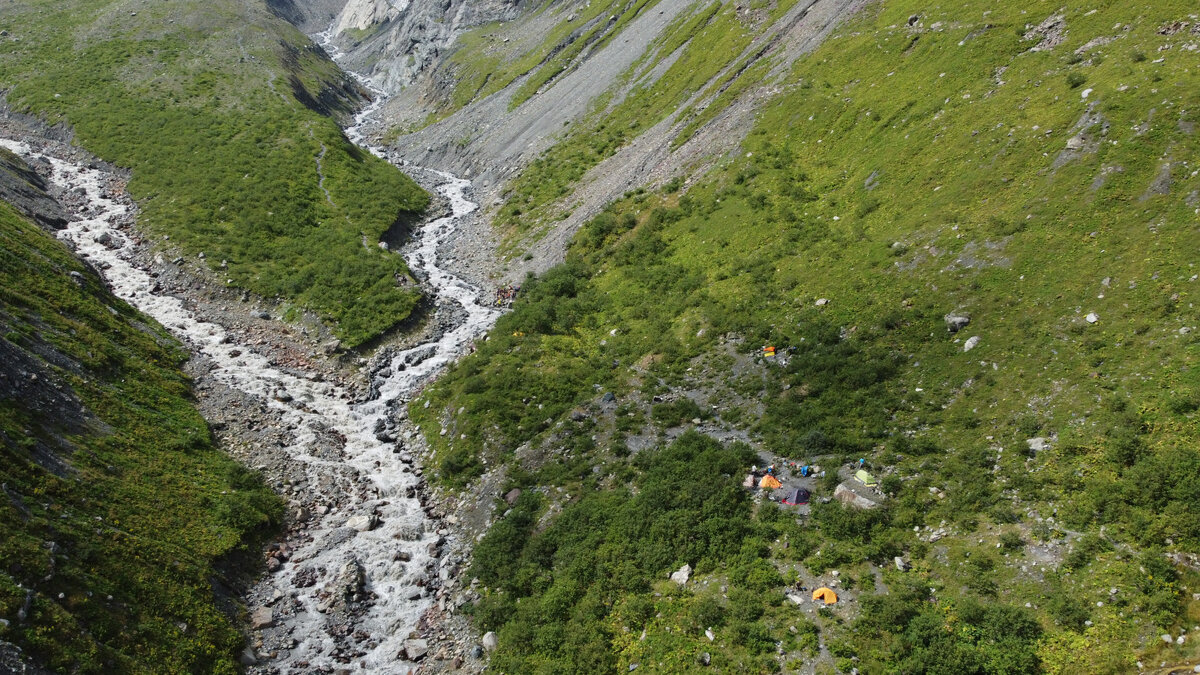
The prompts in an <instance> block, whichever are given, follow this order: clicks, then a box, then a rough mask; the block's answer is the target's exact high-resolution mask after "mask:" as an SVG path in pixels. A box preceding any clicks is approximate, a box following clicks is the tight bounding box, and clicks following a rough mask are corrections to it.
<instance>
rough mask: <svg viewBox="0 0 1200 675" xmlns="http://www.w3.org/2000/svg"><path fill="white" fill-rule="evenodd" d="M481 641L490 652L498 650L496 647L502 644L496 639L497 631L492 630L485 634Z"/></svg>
mask: <svg viewBox="0 0 1200 675" xmlns="http://www.w3.org/2000/svg"><path fill="white" fill-rule="evenodd" d="M480 642H481V643H482V644H483V648H484V649H486V650H488V651H489V652H494V651H496V647H497V646H498V645H499V644H500V643H499V641H498V640H497V639H496V633H494V632H493V631H490V630H489V631H488V632H486V633H484V634H483V638H482V639H481V640H480Z"/></svg>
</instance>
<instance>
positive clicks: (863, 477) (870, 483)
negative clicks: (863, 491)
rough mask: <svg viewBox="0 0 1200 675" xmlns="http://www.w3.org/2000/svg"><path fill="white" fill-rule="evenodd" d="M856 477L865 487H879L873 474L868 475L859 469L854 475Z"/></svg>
mask: <svg viewBox="0 0 1200 675" xmlns="http://www.w3.org/2000/svg"><path fill="white" fill-rule="evenodd" d="M854 477H855V478H857V479H858V480H859V482H861V483H862V484H863V485H866V486H867V487H875V486H876V485H878V483H877V482H876V481H875V477H874V476H872V475H871V474H869V473H867V472H866V471H863V470H862V469H859V470H858V471H856V472H855V473H854Z"/></svg>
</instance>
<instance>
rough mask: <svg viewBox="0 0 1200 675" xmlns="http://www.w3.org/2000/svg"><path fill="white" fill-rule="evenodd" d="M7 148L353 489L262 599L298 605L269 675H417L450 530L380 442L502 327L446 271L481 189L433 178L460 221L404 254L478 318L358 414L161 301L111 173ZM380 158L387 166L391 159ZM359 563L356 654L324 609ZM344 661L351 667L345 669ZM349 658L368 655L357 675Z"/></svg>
mask: <svg viewBox="0 0 1200 675" xmlns="http://www.w3.org/2000/svg"><path fill="white" fill-rule="evenodd" d="M331 51H333V50H332V49H331ZM364 84H366V85H368V86H369V84H370V83H369V82H365V81H364ZM372 89H374V88H372ZM375 91H378V90H375ZM382 102H383V96H382V95H380V96H378V97H377V98H376V100H375V101H374V102H373V103H372V105H371V106H369V107H368V108H367V109H365V110H364V111H362V112H361V113H360V114H359V115H358V116H357V117H356V118H355V122H354V125H353V126H352V127H350V128H349V129H347V132H346V133H347V136H348V137H349V138H351V139H352V140H354V141H355V142H358V143H360V144H362V143H363V140H364V136H363V133H362V131H361V127H362V125H363V123H364V122H365V121H366V119H367V118H368V117H369V115H370V114H371V113H373V112H374V111H375V110H376V109H377V108H378V106H379V105H380V104H382ZM0 145H3V146H4V147H6V148H8V149H9V150H12V151H13V152H16V153H17V154H19V155H23V156H26V157H29V158H35V157H38V156H44V157H45V158H46V159H47V160H48V161H49V162H50V163H51V165H52V171H53V173H52V176H51V181H52V182H54V183H55V184H57V185H59V186H61V187H63V188H65V189H67V190H78V189H80V188H82V189H83V190H84V191H86V195H87V202H88V205H89V209H87V210H85V212H84V213H83V214H77V219H76V220H74V222H72V223H71V224H70V225H69V226H68V227H67V228H66V229H65V230H63V231H61V232H60V234H59V236H60V237H61V238H63V239H67V240H70V241H71V242H73V243H74V244H75V246H76V249H77V251H78V253H79V254H80V255H81V256H83V257H84V258H86V259H88V260H89V261H91V262H92V263H93V264H94V265H95V266H96V267H97V268H98V269H102V270H103V274H104V276H105V278H106V279H107V281H108V284H109V286H110V287H111V288H112V290H113V292H114V293H115V294H116V295H118V296H119V297H121V298H123V299H124V300H126V301H128V302H129V303H130V304H132V305H134V306H135V307H137V308H138V309H140V310H141V311H143V312H145V313H146V314H149V315H150V316H152V317H154V318H155V319H157V320H158V321H159V323H161V324H163V325H164V326H166V327H167V328H168V329H169V330H171V331H172V332H173V333H174V334H175V335H176V336H178V337H179V338H180V339H181V340H183V341H184V342H185V343H186V344H187V345H188V346H189V347H190V348H191V349H192V350H194V351H195V352H198V353H202V354H204V355H205V356H207V357H209V358H210V359H211V360H212V362H213V364H214V368H213V370H212V371H211V374H210V375H211V377H214V378H216V379H217V380H218V381H220V382H223V383H225V384H227V385H229V386H231V387H234V388H236V389H238V390H241V391H243V392H246V393H247V394H250V395H252V396H255V397H257V398H259V399H261V400H262V401H264V402H265V403H266V404H267V405H268V406H270V407H271V408H272V409H275V410H277V411H279V412H280V413H281V414H282V416H283V421H284V423H285V424H286V425H287V427H288V428H290V429H294V430H295V431H294V437H293V439H292V443H291V444H290V445H289V447H287V448H285V451H286V453H287V455H288V457H289V458H290V460H291V461H292V462H294V463H299V464H300V465H302V466H303V467H304V471H305V473H306V475H307V477H308V479H309V480H308V484H309V485H310V486H318V485H321V484H322V479H324V481H325V482H326V483H327V482H328V481H330V480H331V479H332V480H334V481H337V482H338V483H339V484H340V485H342V486H343V487H345V488H346V489H344V490H343V492H344V493H345V494H346V495H347V496H348V497H347V501H346V502H344V503H342V504H340V505H339V506H338V508H336V509H335V510H333V511H330V512H329V513H327V514H325V515H321V516H319V517H318V516H314V518H313V520H311V521H310V523H309V527H308V529H307V535H308V536H306V537H303V538H298V539H297V540H296V541H293V542H289V544H290V546H291V554H290V559H289V560H288V562H286V563H285V564H284V565H283V566H282V568H281V569H280V570H279V571H278V573H276V574H273V575H269V576H266V577H264V578H263V580H262V581H261V582H260V584H259V587H258V588H256V589H255V591H254V593H253V595H254V597H259V598H269V597H272V595H275V597H288V598H294V600H291V599H289V601H288V602H287V603H286V606H287V609H286V610H284V609H282V607H283V606H284V605H283V604H282V603H281V604H280V605H278V606H277V608H276V610H275V616H274V623H275V627H274V628H272V629H271V630H273V631H275V633H276V634H277V635H285V636H287V637H288V638H289V640H288V641H287V644H289V645H290V648H289V649H285V650H283V651H280V652H279V654H278V658H277V659H276V660H273V661H271V662H270V664H269V665H273V666H275V667H277V668H279V670H280V671H281V672H291V671H296V672H302V671H309V670H316V669H332V668H355V669H357V668H362V669H365V670H370V671H372V672H403V671H405V670H407V668H408V667H409V666H410V665H411V664H407V663H405V662H403V661H399V660H397V654H398V653H399V652H400V651H401V647H402V646H403V642H404V640H405V639H406V638H407V637H408V635H409V633H410V631H412V630H413V629H414V628H415V627H416V625H417V621H418V619H419V617H420V616H421V614H422V613H423V612H424V611H425V610H426V609H427V608H428V607H429V606H430V604H431V602H432V598H431V595H430V586H431V584H428V583H426V580H427V579H429V578H430V577H431V576H433V575H436V563H437V561H436V559H434V558H433V554H431V552H430V549H431V547H430V543H431V542H432V541H433V540H434V539H435V538H436V537H437V535H436V533H435V532H434V530H435V529H436V523H432V522H429V519H428V518H427V517H426V516H425V513H424V512H423V510H422V508H421V505H420V503H419V502H418V500H417V499H416V498H414V497H407V496H406V494H411V493H412V490H411V488H412V487H413V486H414V485H415V484H416V483H417V482H418V481H419V480H420V479H419V478H418V477H416V476H415V475H414V474H413V473H411V472H410V471H407V470H406V469H407V468H408V467H406V465H405V463H406V462H408V461H411V457H410V456H408V455H407V454H406V453H398V452H396V450H397V447H396V443H395V442H388V441H381V440H379V439H377V437H376V433H375V430H376V428H377V426H382V425H383V424H385V423H387V422H388V418H389V417H393V416H395V414H396V412H395V406H396V405H397V403H403V402H404V401H406V400H408V399H409V398H410V397H411V396H412V395H413V393H414V392H415V391H416V390H417V388H418V387H420V386H421V385H423V384H424V383H425V382H427V381H428V380H429V379H430V378H431V377H432V376H434V375H435V374H436V373H437V372H438V371H440V370H441V369H442V368H443V367H444V366H445V365H446V364H447V363H449V362H450V361H452V360H453V359H455V358H456V357H457V356H458V355H460V354H462V353H464V352H466V351H468V349H469V345H470V343H471V342H472V341H473V340H475V339H476V338H477V337H479V336H480V335H481V334H482V333H483V332H484V331H486V330H487V329H488V328H489V327H490V326H491V325H492V323H493V322H494V321H495V319H496V316H497V311H496V310H495V309H493V308H492V307H490V306H488V305H487V304H486V302H484V301H483V300H484V298H482V297H481V292H480V289H477V288H474V287H472V286H471V285H469V284H468V283H466V282H464V281H462V280H461V279H459V278H457V277H455V276H454V275H453V274H451V273H450V272H448V271H446V270H444V269H442V268H441V267H439V266H438V249H439V247H440V246H441V245H442V244H443V243H444V242H445V241H446V240H447V239H448V238H449V237H451V236H452V235H453V233H454V231H455V228H456V226H457V225H458V224H459V223H460V222H461V221H462V219H463V218H465V217H468V216H469V214H471V213H472V212H473V211H474V210H475V208H476V205H475V204H474V203H472V202H471V201H470V200H469V199H468V198H467V196H466V194H467V191H468V190H469V188H470V182H469V181H466V180H461V179H458V178H455V177H453V176H451V175H449V174H445V173H441V172H432V173H433V174H434V175H436V176H438V177H440V180H441V181H442V182H441V184H440V185H439V186H438V187H437V190H438V192H439V193H440V194H441V195H442V196H443V197H444V198H445V199H446V200H447V202H448V203H449V206H450V210H451V214H450V215H448V216H446V217H444V218H439V219H437V220H434V221H432V222H430V223H428V224H426V225H425V226H424V227H423V228H421V229H420V230H419V231H418V232H417V235H416V236H417V240H416V241H415V242H414V243H412V244H410V245H409V246H406V247H405V249H404V252H405V255H406V258H407V260H408V263H409V266H410V267H411V268H412V269H413V270H414V271H415V272H416V273H417V274H418V276H420V277H422V278H423V279H424V280H425V283H426V285H427V287H428V290H429V292H431V293H432V294H434V295H435V296H436V300H435V302H436V304H437V305H438V306H443V305H445V304H447V303H453V304H457V305H460V306H461V307H462V309H463V310H464V311H462V312H458V313H457V314H458V315H460V316H465V319H464V320H463V321H462V322H461V323H459V324H458V325H456V326H455V327H454V328H453V329H451V330H448V331H445V332H444V333H443V334H442V335H441V336H440V337H439V338H438V339H437V340H436V341H434V342H430V343H425V344H421V345H418V346H416V347H413V348H411V349H407V350H403V351H399V352H397V353H396V354H394V356H393V357H392V362H391V363H390V364H389V365H388V366H387V367H384V368H380V369H378V371H377V372H379V373H381V374H382V376H377V377H376V380H375V381H374V382H372V386H371V392H372V398H371V399H370V400H367V401H360V402H352V401H351V400H350V395H349V393H348V392H347V391H345V390H343V389H342V388H340V387H338V386H336V385H334V384H331V383H329V382H323V381H320V378H317V377H312V378H310V379H306V378H304V377H297V376H294V375H291V374H289V373H286V372H283V371H282V370H280V369H279V368H277V367H275V366H274V365H272V364H271V362H270V361H269V360H268V359H267V358H265V357H263V356H260V355H258V354H255V353H254V352H253V351H252V350H251V349H250V348H248V347H247V346H246V345H242V344H238V343H237V342H235V341H233V336H232V335H231V334H230V333H228V332H227V331H226V330H225V329H224V328H223V327H221V326H220V325H217V324H215V323H210V322H206V321H203V320H200V319H198V318H197V317H196V316H194V315H193V314H192V313H191V312H189V311H188V309H187V308H186V306H185V304H184V302H183V300H182V299H180V298H177V297H174V296H171V295H165V294H164V295H158V294H155V293H153V292H152V291H151V289H153V288H154V287H155V282H154V279H153V278H152V277H151V275H150V274H149V273H148V272H147V271H146V270H143V269H140V268H138V267H137V266H136V265H135V264H134V263H133V262H131V261H132V260H133V259H134V256H133V255H132V247H133V243H131V242H129V241H127V240H126V238H125V237H124V236H123V235H121V234H120V233H118V232H117V230H116V228H115V227H114V226H113V225H112V222H116V221H118V220H120V218H121V217H123V216H125V215H127V214H128V210H129V206H128V205H127V203H125V202H123V201H122V200H119V199H113V198H110V197H109V196H108V193H107V192H106V186H107V185H108V184H110V183H111V182H112V179H113V177H112V176H111V175H110V174H107V173H105V172H104V171H102V170H98V169H91V168H88V167H86V166H82V165H79V164H76V163H72V162H70V161H67V160H64V159H61V158H59V157H55V156H52V155H53V154H54V153H53V152H49V151H48V152H49V154H43V152H41V151H38V150H34V149H33V148H31V147H30V146H29V145H28V144H26V143H22V142H18V141H10V140H4V139H0ZM370 149H371V151H372V152H374V153H375V154H377V155H380V156H382V155H381V154H380V152H379V151H378V149H375V148H370ZM105 233H108V234H109V235H110V237H112V238H113V239H108V238H104V239H106V240H107V243H108V245H107V246H106V245H104V244H103V243H101V242H100V241H97V240H98V239H101V238H103V237H102V235H103V234H105ZM114 242H115V243H119V244H121V245H120V246H119V247H116V248H113V246H114ZM326 430H332V431H333V432H335V433H336V434H337V435H340V436H341V437H344V438H345V446H344V448H343V449H342V453H341V457H342V458H341V459H339V460H336V461H334V460H330V459H324V458H321V457H318V456H317V455H318V454H320V453H317V452H314V448H316V447H317V443H318V438H317V436H318V433H324V432H325V431H326ZM356 518H357V519H359V520H358V521H357V522H358V523H359V524H361V523H362V522H363V521H362V520H361V519H362V518H368V519H371V524H372V525H375V518H377V519H378V525H377V526H375V527H373V528H372V529H367V530H365V531H360V529H361V528H359V529H356V528H354V527H348V526H347V524H348V523H350V524H351V525H353V523H354V521H355V519H356ZM403 554H406V555H403ZM403 558H409V560H407V561H404V560H403ZM349 561H358V563H359V564H360V565H361V567H362V569H363V571H364V576H365V589H366V591H367V594H366V596H367V597H369V598H371V601H370V605H369V607H368V609H367V610H366V613H365V615H364V616H363V617H362V618H361V619H359V620H357V621H356V623H355V625H354V630H355V631H360V632H362V633H366V634H367V635H369V636H370V637H369V638H368V639H366V640H358V641H354V642H353V643H351V642H350V637H348V636H345V635H342V636H335V635H333V634H331V633H330V631H329V621H328V617H327V615H326V613H325V611H323V610H327V609H328V607H327V606H325V607H322V605H321V602H322V591H323V590H325V587H326V583H325V582H328V581H329V580H330V579H333V578H334V577H336V576H337V575H338V572H339V570H341V569H343V567H344V566H345V565H346V563H347V562H349ZM304 569H318V570H324V575H323V577H322V580H321V581H320V582H317V583H315V584H307V585H306V584H297V583H296V581H297V579H296V574H297V572H299V571H301V570H304ZM431 573H432V574H431ZM418 582H420V583H418ZM302 586H303V587H302ZM276 591H278V593H276ZM339 648H340V649H342V654H340V655H339V656H341V658H338V657H337V656H335V652H336V651H337V650H338V649H339ZM346 653H355V654H358V656H356V657H355V658H354V659H353V660H352V661H351V662H349V663H347V662H346V661H347V660H348V659H347V658H346V656H345V655H346ZM264 665H267V664H264Z"/></svg>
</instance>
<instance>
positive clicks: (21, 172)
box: [0, 148, 67, 230]
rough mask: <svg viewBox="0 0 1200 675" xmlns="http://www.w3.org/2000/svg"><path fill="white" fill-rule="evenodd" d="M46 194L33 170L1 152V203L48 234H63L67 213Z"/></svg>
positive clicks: (13, 156)
mask: <svg viewBox="0 0 1200 675" xmlns="http://www.w3.org/2000/svg"><path fill="white" fill-rule="evenodd" d="M46 192H47V186H46V183H45V181H43V180H42V177H41V176H39V175H38V174H37V172H36V171H34V170H33V168H32V167H30V166H29V165H28V164H26V163H25V162H24V161H23V160H22V159H21V158H20V157H17V156H16V155H14V154H12V153H11V152H9V151H8V150H5V149H3V148H0V201H6V202H8V203H9V204H12V205H13V206H14V207H15V208H16V209H17V211H19V212H21V213H22V214H23V215H25V216H27V217H29V218H32V219H33V220H34V221H35V222H36V223H37V224H38V225H41V226H42V227H44V228H46V229H48V230H61V229H63V228H64V227H66V226H67V211H66V209H64V208H63V207H62V205H61V204H59V203H58V202H57V201H56V200H55V199H54V198H53V197H51V196H50V195H48V194H47V193H46Z"/></svg>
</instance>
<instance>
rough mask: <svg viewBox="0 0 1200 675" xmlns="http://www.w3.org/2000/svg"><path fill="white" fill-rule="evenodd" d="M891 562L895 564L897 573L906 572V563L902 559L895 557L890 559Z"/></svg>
mask: <svg viewBox="0 0 1200 675" xmlns="http://www.w3.org/2000/svg"><path fill="white" fill-rule="evenodd" d="M892 562H893V563H895V564H896V570H897V571H900V572H907V571H908V563H906V562H904V558H902V557H900V556H896V557H895V558H893V559H892Z"/></svg>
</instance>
